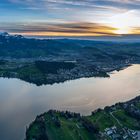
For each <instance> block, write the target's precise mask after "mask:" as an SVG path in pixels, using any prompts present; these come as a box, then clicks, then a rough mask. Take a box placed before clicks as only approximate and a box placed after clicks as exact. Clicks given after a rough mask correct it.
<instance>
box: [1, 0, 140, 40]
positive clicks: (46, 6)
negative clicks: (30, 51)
mask: <svg viewBox="0 0 140 140" xmlns="http://www.w3.org/2000/svg"><path fill="white" fill-rule="evenodd" d="M139 15H140V0H80V1H79V0H1V1H0V31H1V32H3V31H6V32H9V33H12V34H22V35H28V36H120V35H131V36H133V35H139V34H140V16H139ZM130 38H131V37H130Z"/></svg>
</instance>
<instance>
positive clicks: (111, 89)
mask: <svg viewBox="0 0 140 140" xmlns="http://www.w3.org/2000/svg"><path fill="white" fill-rule="evenodd" d="M110 76H111V77H110V78H82V79H78V80H73V81H68V82H65V83H60V84H54V85H44V86H40V87H37V86H36V85H34V84H29V83H26V82H24V81H21V80H18V79H6V78H0V139H1V140H23V139H24V133H25V128H26V125H28V124H29V123H30V122H31V121H32V120H33V119H34V118H35V117H36V115H38V114H40V113H43V112H45V111H47V110H48V109H58V110H70V111H75V112H80V113H81V114H84V115H88V114H90V113H91V111H93V110H95V109H97V108H99V107H100V108H102V107H104V106H106V105H112V104H114V103H116V102H119V101H126V100H129V99H131V98H133V97H135V96H137V95H140V82H139V81H140V65H133V66H131V67H128V68H126V69H125V70H122V71H120V72H116V71H115V72H113V73H111V74H110Z"/></svg>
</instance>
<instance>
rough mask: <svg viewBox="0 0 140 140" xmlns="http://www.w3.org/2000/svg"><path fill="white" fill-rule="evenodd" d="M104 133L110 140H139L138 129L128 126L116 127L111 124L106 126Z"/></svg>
mask: <svg viewBox="0 0 140 140" xmlns="http://www.w3.org/2000/svg"><path fill="white" fill-rule="evenodd" d="M104 134H105V136H107V137H109V138H110V139H111V140H120V139H122V140H140V136H139V134H140V131H135V130H131V129H128V128H122V129H118V128H117V127H116V126H112V127H110V128H106V129H105V130H104Z"/></svg>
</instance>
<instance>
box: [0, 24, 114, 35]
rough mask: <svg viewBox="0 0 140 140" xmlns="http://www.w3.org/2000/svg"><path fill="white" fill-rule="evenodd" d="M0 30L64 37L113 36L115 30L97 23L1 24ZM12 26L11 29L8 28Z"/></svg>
mask: <svg viewBox="0 0 140 140" xmlns="http://www.w3.org/2000/svg"><path fill="white" fill-rule="evenodd" d="M0 26H1V29H3V30H6V31H7V32H10V33H19V34H25V35H33V34H34V35H49V34H50V35H60V36H63V35H66V36H79V35H81V36H95V35H114V33H113V31H114V30H115V28H112V27H108V26H105V25H101V24H97V23H87V22H85V23H84V22H83V23H82V22H80V23H59V24H54V23H52V24H48V23H34V24H22V23H19V24H16V25H12V23H11V24H9V23H8V24H7V25H6V24H3V26H2V25H0ZM10 26H12V28H11V27H10Z"/></svg>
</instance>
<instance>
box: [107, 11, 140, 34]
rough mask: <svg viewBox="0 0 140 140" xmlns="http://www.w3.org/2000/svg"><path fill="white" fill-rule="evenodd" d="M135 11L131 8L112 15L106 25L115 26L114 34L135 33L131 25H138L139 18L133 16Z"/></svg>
mask: <svg viewBox="0 0 140 140" xmlns="http://www.w3.org/2000/svg"><path fill="white" fill-rule="evenodd" d="M135 15H136V11H135V10H131V11H128V12H125V13H122V14H118V15H114V16H112V17H111V18H109V19H108V21H107V22H108V25H109V26H111V27H114V28H116V30H114V33H115V34H131V33H133V34H135V32H134V31H132V29H133V27H139V26H140V18H139V17H137V16H135Z"/></svg>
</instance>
